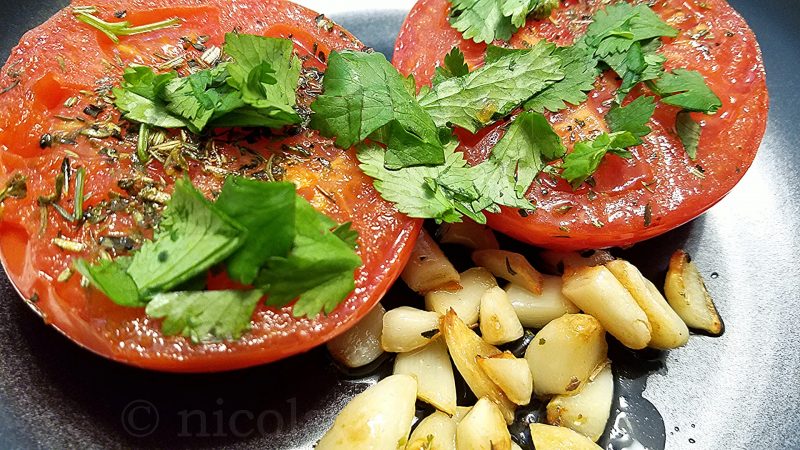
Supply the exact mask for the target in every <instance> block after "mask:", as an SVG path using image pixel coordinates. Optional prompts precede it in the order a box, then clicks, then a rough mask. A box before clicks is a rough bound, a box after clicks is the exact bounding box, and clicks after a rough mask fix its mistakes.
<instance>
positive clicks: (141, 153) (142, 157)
mask: <svg viewBox="0 0 800 450" xmlns="http://www.w3.org/2000/svg"><path fill="white" fill-rule="evenodd" d="M149 143H150V127H149V126H147V124H144V123H143V124H141V125H139V139H138V140H137V142H136V155H137V156H138V157H139V162H140V163H142V164H147V161H148V160H149V159H150V157H149V153H148V152H147V149H148V147H149Z"/></svg>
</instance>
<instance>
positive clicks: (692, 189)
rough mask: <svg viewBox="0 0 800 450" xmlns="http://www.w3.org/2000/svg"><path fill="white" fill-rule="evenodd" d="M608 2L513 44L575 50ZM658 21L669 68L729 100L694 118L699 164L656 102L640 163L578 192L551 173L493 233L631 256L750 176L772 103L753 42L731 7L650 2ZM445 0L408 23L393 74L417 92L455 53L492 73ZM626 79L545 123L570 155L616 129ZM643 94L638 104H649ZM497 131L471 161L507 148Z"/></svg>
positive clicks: (498, 220) (623, 163)
mask: <svg viewBox="0 0 800 450" xmlns="http://www.w3.org/2000/svg"><path fill="white" fill-rule="evenodd" d="M606 4H607V2H601V1H598V0H564V1H562V2H561V6H560V7H559V8H558V9H557V10H556V11H555V12H554V13H553V14H552V16H551V17H550V18H548V19H545V20H529V21H528V23H527V25H526V26H525V27H523V28H522V29H520V30H519V31H518V32H517V33H516V35H515V36H514V37H513V38H512V39H511V41H510V45H511V46H513V47H516V48H523V47H526V46H529V45H531V44H533V43H535V42H537V41H539V40H541V39H546V40H548V41H550V42H554V43H556V44H558V45H569V44H571V43H572V42H573V41H574V40H575V39H576V37H578V36H580V35H582V34H583V33H584V32H585V31H586V27H587V26H588V24H589V22H590V21H589V20H587V19H589V18H590V17H591V16H592V15H593V14H594V13H595V12H596V11H597V10H598V9H600V8H601V7H602V6H603V5H606ZM650 4H652V5H653V6H652V9H653V10H654V11H655V12H656V13H658V15H659V16H661V18H662V19H663V20H664V21H666V22H667V23H669V24H670V25H671V26H673V27H674V28H676V29H678V30H679V31H680V34H679V35H678V37H677V38H674V39H664V44H665V45H664V46H663V47H662V49H661V52H662V53H663V54H664V55H665V56H666V57H667V58H668V61H667V63H666V68H667V70H670V69H675V68H686V69H690V70H696V71H698V72H700V73H701V74H702V75H703V76H704V77H705V79H706V82H707V84H708V85H709V86H710V87H711V89H712V90H713V91H714V92H715V93H716V94H717V95H718V96H719V97H720V98H721V99H722V103H723V106H722V108H721V109H720V110H719V112H717V114H716V115H713V116H709V115H703V114H693V117H694V119H695V120H697V121H699V122H700V123H701V124H702V126H703V128H702V138H701V141H700V145H699V149H698V151H697V159H696V160H694V161H692V160H691V159H690V158H689V157H688V156H687V154H686V152H685V150H684V148H683V145H682V144H681V142H680V140H679V139H678V137H677V134H676V132H675V117H676V113H677V110H676V109H675V108H674V107H671V106H668V105H663V104H659V106H658V108H657V110H656V113H655V115H654V117H653V118H652V120H651V121H650V124H649V126H650V127H651V128H652V129H653V132H652V133H651V134H650V135H648V136H647V137H646V139H645V142H644V144H642V145H640V146H638V147H635V148H633V149H632V151H633V158H632V159H631V160H624V159H622V158H620V157H618V156H615V155H608V156H606V157H605V159H604V161H603V163H602V164H601V166H600V169H599V170H598V172H597V173H596V174H595V175H594V186H593V187H591V188H590V187H588V186H586V185H584V186H583V187H582V188H580V189H578V190H573V189H572V187H570V186H569V185H568V184H567V183H565V182H564V181H563V180H562V181H556V180H554V179H553V178H552V177H550V176H546V175H542V176H540V177H539V178H538V179H537V182H535V183H534V184H533V186H532V187H531V189H530V191H529V192H528V194H527V196H528V198H529V199H530V200H531V201H532V202H533V204H535V205H536V206H537V209H536V210H535V211H533V212H527V211H522V212H521V211H517V210H511V209H508V208H506V209H504V210H503V211H502V212H501V213H500V214H495V215H491V216H490V217H489V224H490V225H491V226H492V227H494V228H495V229H497V230H499V231H501V232H504V233H506V234H508V235H510V236H513V237H515V238H517V239H519V240H522V241H525V242H529V243H531V244H535V245H539V246H543V247H549V248H556V249H564V250H578V249H589V248H599V247H610V246H626V245H630V244H633V243H635V242H638V241H642V240H644V239H647V238H650V237H653V236H656V235H658V234H661V233H664V232H666V231H668V230H671V229H673V228H675V227H677V226H680V225H682V224H684V223H686V222H688V221H689V220H691V219H693V218H695V217H697V216H698V215H700V214H701V213H702V212H704V211H705V210H707V209H708V208H709V207H711V206H712V205H714V204H715V203H716V202H718V201H719V200H720V199H722V198H723V197H724V196H725V194H727V193H728V192H729V191H730V190H731V189H732V188H733V186H734V185H735V184H736V183H737V182H738V181H739V180H740V179H741V178H742V176H743V175H744V173H745V171H746V170H747V169H748V168H749V167H750V165H751V163H752V162H753V159H754V158H755V155H756V151H757V150H758V147H759V144H760V143H761V138H762V137H763V135H764V130H765V127H766V119H767V106H768V96H767V87H766V82H765V74H764V66H763V63H762V59H761V53H760V50H759V47H758V44H757V42H756V39H755V36H754V35H753V32H752V31H751V30H750V28H748V26H747V24H746V23H745V21H744V20H743V19H742V17H741V16H739V14H737V13H736V11H734V10H733V9H732V8H731V7H730V5H728V4H727V3H726V2H725V1H724V0H688V1H687V0H660V1H658V2H650ZM448 14H449V2H448V1H447V0H421V1H419V2H418V3H417V4H416V6H415V7H414V9H413V10H412V11H411V13H410V14H409V16H408V18H407V19H406V22H405V25H404V26H403V29H402V32H401V33H400V38H399V40H398V42H397V47H396V49H395V55H394V61H393V62H394V64H395V66H396V67H398V69H399V70H400V71H401V72H402V73H404V74H406V75H408V74H413V75H414V77H415V78H416V80H417V81H418V82H420V83H430V80H431V78H432V76H433V73H434V69H435V67H436V66H438V65H441V64H442V61H443V60H444V56H445V55H446V54H447V53H448V52H449V51H450V50H451V49H452V48H453V47H455V46H458V47H459V48H460V49H461V50H462V51H463V52H464V54H465V57H466V60H467V63H468V65H470V67H471V68H474V67H476V66H480V65H481V64H482V63H483V55H484V53H485V50H486V47H485V45H483V44H476V43H474V42H472V41H467V40H464V39H462V37H461V35H460V33H459V32H458V31H456V30H455V29H453V28H452V27H451V26H450V24H449V23H448ZM619 85H620V81H619V80H618V79H616V78H615V77H613V76H610V75H608V74H606V75H605V76H604V77H602V78H601V79H600V80H598V82H597V83H596V85H595V90H594V91H592V92H591V93H590V94H589V99H588V100H587V101H586V102H585V103H584V104H582V105H578V106H572V107H569V108H568V109H566V110H564V111H561V112H559V113H557V114H549V115H548V117H549V119H550V121H551V122H552V124H553V126H554V128H555V129H556V131H557V132H558V133H559V135H560V136H561V137H562V139H563V141H564V143H565V145H566V146H567V147H568V148H571V147H572V145H573V144H574V143H575V142H577V141H580V140H583V139H587V138H590V137H592V136H594V135H595V134H596V133H597V132H598V131H607V130H606V125H605V122H604V119H603V118H604V116H605V114H606V113H607V112H608V110H609V108H610V107H611V104H612V99H613V97H614V91H615V90H616V89H617V88H618V87H619ZM642 93H644V92H643V90H641V89H640V90H638V91H635V92H633V93H632V94H631V96H630V98H634V97H635V96H637V95H641V94H642ZM501 133H502V130H501V129H500V128H499V126H494V127H488V128H487V129H484V130H482V131H481V132H479V133H478V134H477V135H470V134H469V133H460V136H461V137H462V146H461V149H462V150H463V151H464V152H465V153H466V155H467V157H468V159H469V160H470V162H472V163H477V162H480V161H482V160H483V159H484V158H486V155H487V154H488V153H489V151H490V150H491V147H492V146H493V145H494V143H495V142H497V140H498V139H499V137H500V135H501Z"/></svg>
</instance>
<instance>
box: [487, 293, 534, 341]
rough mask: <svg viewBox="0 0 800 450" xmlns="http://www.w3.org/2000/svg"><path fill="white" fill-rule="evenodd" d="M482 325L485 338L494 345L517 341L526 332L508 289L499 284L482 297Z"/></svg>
mask: <svg viewBox="0 0 800 450" xmlns="http://www.w3.org/2000/svg"><path fill="white" fill-rule="evenodd" d="M480 327H481V336H483V340H485V341H486V342H488V343H490V344H493V345H500V344H505V343H508V342H512V341H516V340H517V339H519V338H521V337H522V335H523V334H524V333H525V330H523V329H522V324H521V323H520V322H519V318H517V313H516V312H515V311H514V307H513V306H511V302H510V301H508V295H507V294H506V291H504V290H502V289H500V287H499V286H495V287H493V288H490V289H489V290H487V291H486V292H484V293H483V296H482V297H481V309H480Z"/></svg>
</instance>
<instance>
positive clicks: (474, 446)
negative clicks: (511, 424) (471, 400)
mask: <svg viewBox="0 0 800 450" xmlns="http://www.w3.org/2000/svg"><path fill="white" fill-rule="evenodd" d="M456 448H457V449H459V450H511V434H510V433H509V432H508V427H507V425H506V421H505V420H504V419H503V413H502V412H501V411H500V408H499V407H498V406H497V404H496V403H494V402H493V401H492V400H489V399H488V398H486V397H481V398H480V399H478V403H476V404H475V406H473V407H472V410H471V411H470V412H469V413H467V415H466V416H464V418H463V419H462V420H461V422H459V423H458V425H457V427H456Z"/></svg>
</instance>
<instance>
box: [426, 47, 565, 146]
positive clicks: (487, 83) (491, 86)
mask: <svg viewBox="0 0 800 450" xmlns="http://www.w3.org/2000/svg"><path fill="white" fill-rule="evenodd" d="M554 50H555V47H554V46H553V45H550V44H547V43H539V44H537V45H535V46H534V47H533V48H531V49H527V50H515V51H510V52H506V53H505V54H504V55H503V56H502V57H499V58H498V59H495V60H491V61H490V62H488V63H487V64H486V65H484V66H483V67H481V68H479V69H477V70H475V71H474V72H471V73H469V74H467V75H464V76H461V77H456V78H449V79H446V80H444V81H442V82H441V83H439V84H438V85H436V86H434V87H433V89H432V90H431V91H430V92H429V93H428V94H426V95H425V96H424V97H422V98H421V99H420V105H422V107H423V108H424V109H425V111H427V112H428V113H429V114H430V115H431V117H432V118H433V121H434V123H435V124H436V125H437V126H439V127H445V126H448V125H451V124H452V125H457V126H459V127H461V128H464V129H466V130H468V131H471V132H473V133H475V132H477V131H478V130H480V129H481V128H483V127H484V126H486V125H488V124H489V123H491V122H492V121H494V120H496V118H497V117H502V116H505V115H507V114H509V113H510V112H512V111H513V110H514V109H515V108H517V107H518V106H519V105H521V104H522V103H523V102H525V101H526V100H528V99H530V98H531V97H533V96H534V95H536V94H538V93H539V92H541V91H542V90H544V89H545V88H547V87H548V86H550V85H552V84H553V83H555V82H556V81H559V80H561V79H563V78H564V72H563V71H562V69H561V61H560V58H559V57H557V56H555V55H554V54H553V51H554Z"/></svg>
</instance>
